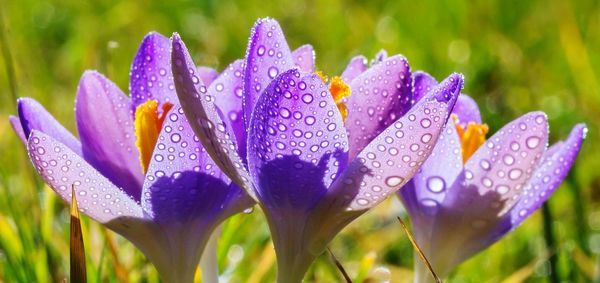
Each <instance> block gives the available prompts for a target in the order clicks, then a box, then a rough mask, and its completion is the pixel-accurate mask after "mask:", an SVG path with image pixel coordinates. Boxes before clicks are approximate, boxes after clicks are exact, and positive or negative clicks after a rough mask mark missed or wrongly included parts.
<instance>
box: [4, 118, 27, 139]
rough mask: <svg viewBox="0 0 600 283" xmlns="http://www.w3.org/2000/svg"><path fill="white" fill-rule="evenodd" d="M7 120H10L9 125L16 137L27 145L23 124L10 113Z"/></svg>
mask: <svg viewBox="0 0 600 283" xmlns="http://www.w3.org/2000/svg"><path fill="white" fill-rule="evenodd" d="M8 121H9V122H10V126H11V127H12V129H13V131H14V132H15V134H16V135H17V137H18V138H19V139H20V140H21V141H22V142H23V144H25V145H27V137H26V136H25V132H24V131H23V126H22V125H21V121H20V120H19V117H17V116H13V115H10V116H9V117H8Z"/></svg>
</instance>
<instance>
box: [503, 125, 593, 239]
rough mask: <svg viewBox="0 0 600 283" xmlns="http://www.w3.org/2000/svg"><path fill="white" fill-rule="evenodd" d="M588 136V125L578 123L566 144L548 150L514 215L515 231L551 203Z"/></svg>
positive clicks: (513, 226)
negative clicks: (550, 200) (533, 214)
mask: <svg viewBox="0 0 600 283" xmlns="http://www.w3.org/2000/svg"><path fill="white" fill-rule="evenodd" d="M586 133H587V128H586V126H585V125H584V124H578V125H576V126H575V127H574V128H573V130H571V134H570V135H569V137H568V138H567V140H566V141H565V142H562V143H560V144H557V145H554V146H553V147H552V148H551V150H548V151H546V153H545V154H544V157H543V158H542V163H541V164H540V166H539V167H538V168H537V170H536V171H535V173H534V174H533V176H532V177H531V179H530V180H529V183H528V185H527V187H526V189H525V193H524V194H523V195H522V196H521V198H520V199H519V202H518V203H517V204H516V205H515V207H514V208H513V209H512V211H511V213H510V219H511V228H512V229H514V228H516V227H517V226H518V225H519V224H521V222H523V220H525V219H526V218H527V217H528V216H529V215H531V214H532V213H533V212H535V210H536V209H538V208H539V207H540V206H541V205H542V204H543V203H544V202H545V201H546V200H548V198H550V196H551V195H552V193H554V191H555V190H556V189H557V188H558V187H559V186H560V184H561V183H562V181H563V180H564V179H565V177H567V173H569V169H571V166H573V162H575V158H576V157H577V154H578V153H579V150H580V149H581V143H582V142H583V140H584V139H585V135H586Z"/></svg>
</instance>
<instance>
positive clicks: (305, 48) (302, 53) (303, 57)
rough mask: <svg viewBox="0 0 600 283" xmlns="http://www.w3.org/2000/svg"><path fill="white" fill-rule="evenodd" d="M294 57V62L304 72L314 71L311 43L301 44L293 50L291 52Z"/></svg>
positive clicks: (313, 52) (313, 55)
mask: <svg viewBox="0 0 600 283" xmlns="http://www.w3.org/2000/svg"><path fill="white" fill-rule="evenodd" d="M292 57H293V58H294V64H296V66H298V68H300V70H302V71H304V72H306V73H313V72H314V71H315V50H314V49H313V47H312V45H310V44H305V45H302V46H300V47H298V48H296V50H294V52H292Z"/></svg>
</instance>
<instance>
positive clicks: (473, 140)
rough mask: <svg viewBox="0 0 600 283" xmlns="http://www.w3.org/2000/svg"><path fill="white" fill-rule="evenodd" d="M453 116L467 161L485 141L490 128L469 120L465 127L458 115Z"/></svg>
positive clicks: (464, 157) (463, 154) (464, 158)
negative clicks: (460, 122)
mask: <svg viewBox="0 0 600 283" xmlns="http://www.w3.org/2000/svg"><path fill="white" fill-rule="evenodd" d="M451 117H452V121H454V124H455V125H456V131H457V132H458V137H459V139H460V147H461V149H462V158H463V163H467V160H469V158H470V157H471V156H472V155H473V154H474V153H475V151H477V149H478V148H479V147H480V146H481V145H483V144H484V143H485V140H486V139H485V135H486V134H487V133H488V130H489V128H488V125H487V124H477V123H474V122H469V123H468V124H467V127H463V126H462V125H461V124H459V121H458V116H456V115H455V114H452V116H451Z"/></svg>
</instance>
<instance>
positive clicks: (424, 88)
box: [413, 71, 437, 103]
mask: <svg viewBox="0 0 600 283" xmlns="http://www.w3.org/2000/svg"><path fill="white" fill-rule="evenodd" d="M413 82H414V90H413V101H414V102H415V103H416V102H418V101H419V100H421V98H423V97H424V96H425V95H426V94H427V93H428V92H430V91H431V90H432V89H433V88H434V87H435V86H436V85H437V81H436V80H435V78H434V77H432V76H431V75H429V74H428V73H425V72H423V71H416V72H414V73H413Z"/></svg>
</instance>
